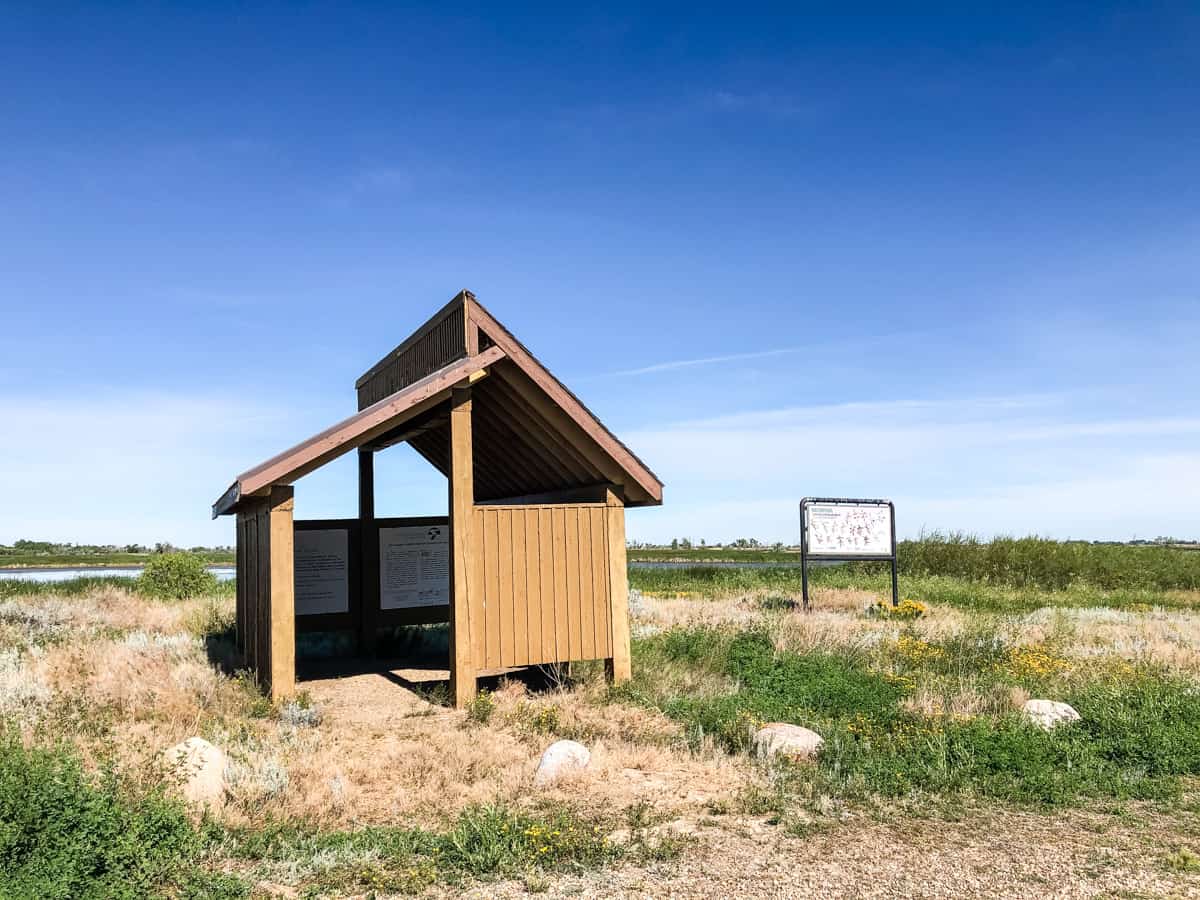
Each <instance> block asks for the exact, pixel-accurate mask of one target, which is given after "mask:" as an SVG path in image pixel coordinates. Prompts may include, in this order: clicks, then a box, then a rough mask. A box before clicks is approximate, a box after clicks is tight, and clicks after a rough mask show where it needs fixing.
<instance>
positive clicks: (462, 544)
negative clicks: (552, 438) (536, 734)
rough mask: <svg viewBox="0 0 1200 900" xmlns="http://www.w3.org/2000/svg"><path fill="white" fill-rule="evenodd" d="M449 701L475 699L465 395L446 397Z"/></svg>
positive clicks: (459, 703) (470, 457)
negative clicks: (448, 466) (447, 418)
mask: <svg viewBox="0 0 1200 900" xmlns="http://www.w3.org/2000/svg"><path fill="white" fill-rule="evenodd" d="M449 483H450V542H451V553H452V555H451V560H450V695H451V697H453V699H454V705H455V706H456V707H458V708H459V709H461V708H462V707H464V706H466V705H467V704H468V703H470V702H471V700H473V699H474V697H475V677H476V675H475V673H476V669H475V660H474V652H473V650H474V648H473V644H472V638H471V587H472V584H471V582H472V570H473V568H474V567H473V565H472V563H473V557H474V554H475V552H476V548H475V541H474V531H475V526H474V522H475V482H474V450H473V446H472V434H471V389H470V388H469V387H467V388H455V389H454V390H453V391H452V392H451V396H450V477H449Z"/></svg>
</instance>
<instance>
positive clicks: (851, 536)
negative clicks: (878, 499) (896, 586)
mask: <svg viewBox="0 0 1200 900" xmlns="http://www.w3.org/2000/svg"><path fill="white" fill-rule="evenodd" d="M804 509H805V514H806V516H807V519H808V521H807V522H806V523H805V524H806V525H807V526H808V554H809V556H821V555H822V554H824V555H826V556H891V555H892V516H891V508H890V507H888V506H883V505H880V504H876V503H808V504H806V505H805V507H804Z"/></svg>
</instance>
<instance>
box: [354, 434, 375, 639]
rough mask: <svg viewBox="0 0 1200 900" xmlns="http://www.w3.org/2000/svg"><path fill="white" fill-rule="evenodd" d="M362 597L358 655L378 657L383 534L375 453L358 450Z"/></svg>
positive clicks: (357, 603)
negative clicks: (377, 511) (378, 525)
mask: <svg viewBox="0 0 1200 900" xmlns="http://www.w3.org/2000/svg"><path fill="white" fill-rule="evenodd" d="M358 521H359V526H358V542H359V548H358V560H357V565H358V573H359V574H358V597H352V598H351V601H350V602H351V603H353V604H355V606H354V609H355V611H356V612H357V613H358V652H359V653H360V654H361V655H363V656H374V655H375V630H376V627H377V624H378V617H379V560H378V556H379V532H378V531H377V530H376V529H375V454H374V452H373V451H371V450H361V449H360V450H359V451H358Z"/></svg>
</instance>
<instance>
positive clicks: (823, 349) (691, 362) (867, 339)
mask: <svg viewBox="0 0 1200 900" xmlns="http://www.w3.org/2000/svg"><path fill="white" fill-rule="evenodd" d="M916 337H918V335H917V334H916V333H915V332H913V333H907V334H888V335H867V336H864V337H861V338H856V339H855V340H853V341H830V342H826V343H823V344H807V345H804V346H797V347H775V348H769V349H765V350H747V351H744V352H741V353H720V354H714V355H712V356H696V357H692V358H690V359H669V360H664V361H663V362H656V363H648V364H647V365H644V366H635V367H634V368H631V369H619V370H617V371H615V372H606V373H604V374H602V375H599V376H592V377H599V378H624V377H633V376H638V375H654V374H657V373H660V372H671V371H675V370H677V369H692V368H697V367H700V366H713V365H720V364H722V363H731V362H748V361H751V360H757V359H770V358H772V357H777V356H794V355H796V354H798V353H811V354H813V355H814V356H815V355H818V354H822V355H825V354H830V353H838V352H843V351H846V350H849V349H856V350H857V349H866V348H869V347H874V346H877V345H879V344H881V343H884V342H888V341H900V340H912V339H914V338H916Z"/></svg>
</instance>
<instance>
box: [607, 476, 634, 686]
mask: <svg viewBox="0 0 1200 900" xmlns="http://www.w3.org/2000/svg"><path fill="white" fill-rule="evenodd" d="M605 514H606V517H607V523H606V525H607V528H606V530H607V532H608V584H609V591H608V602H609V610H610V612H611V617H610V619H609V621H610V622H611V623H612V634H611V635H610V637H611V638H612V656H610V657H609V658H608V659H606V660H605V661H604V670H605V674H606V675H607V676H608V680H609V681H610V682H613V683H616V684H619V683H620V682H622V681H628V680H629V679H630V678H631V677H632V675H633V670H632V666H631V663H630V658H629V570H628V568H626V563H625V501H624V499H623V498H622V496H621V494H620V492H619V491H617V490H613V489H612V488H610V489H609V490H608V491H607V493H606V498H605Z"/></svg>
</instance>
